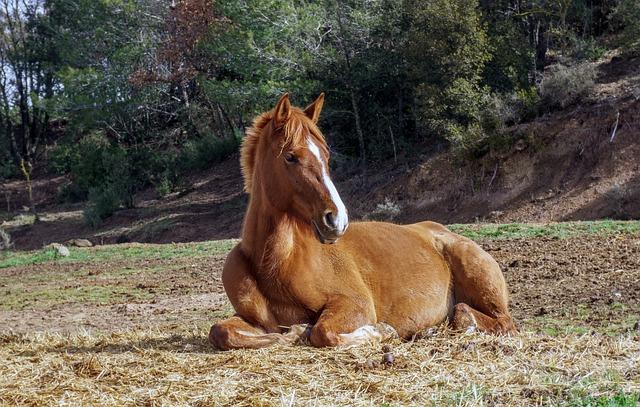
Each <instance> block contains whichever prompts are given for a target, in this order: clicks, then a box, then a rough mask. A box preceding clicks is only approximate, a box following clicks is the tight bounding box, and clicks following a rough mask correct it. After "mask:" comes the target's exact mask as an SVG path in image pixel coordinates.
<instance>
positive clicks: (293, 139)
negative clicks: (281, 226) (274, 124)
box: [240, 107, 329, 193]
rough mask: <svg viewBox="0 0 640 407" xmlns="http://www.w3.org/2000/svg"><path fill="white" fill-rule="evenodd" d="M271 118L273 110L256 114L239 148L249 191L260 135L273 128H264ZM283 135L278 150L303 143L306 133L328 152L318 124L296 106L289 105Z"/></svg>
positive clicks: (245, 186)
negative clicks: (289, 108)
mask: <svg viewBox="0 0 640 407" xmlns="http://www.w3.org/2000/svg"><path fill="white" fill-rule="evenodd" d="M272 119H273V110H271V111H268V112H264V113H262V114H260V115H258V116H257V117H256V118H255V119H254V120H253V123H252V124H251V127H250V128H249V129H247V133H246V135H245V138H244V140H243V141H242V147H241V149H240V167H241V168H242V177H243V178H244V190H245V191H246V192H247V193H250V192H251V188H252V180H253V172H254V169H255V167H256V160H257V152H258V144H259V141H260V137H265V135H264V134H263V133H264V132H265V130H268V131H269V132H272V131H274V129H273V128H271V129H266V128H267V125H268V124H269V123H271V120H272ZM282 127H283V128H284V137H283V140H282V144H281V146H280V152H282V151H284V150H289V149H292V148H294V147H295V146H300V145H305V146H306V138H307V136H308V135H311V137H312V138H313V139H314V141H315V142H316V144H317V145H318V147H319V148H320V149H321V150H323V151H324V152H325V153H326V154H328V152H329V147H327V142H326V140H325V138H324V136H323V135H322V133H321V132H320V129H318V126H316V125H315V123H313V121H311V119H309V118H308V117H307V115H306V114H305V113H304V112H303V111H302V110H301V109H299V108H297V107H291V115H290V116H289V119H287V121H286V122H285V124H284V126H282Z"/></svg>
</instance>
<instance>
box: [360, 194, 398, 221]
mask: <svg viewBox="0 0 640 407" xmlns="http://www.w3.org/2000/svg"><path fill="white" fill-rule="evenodd" d="M400 212H401V209H400V205H398V204H397V203H396V202H394V201H392V200H391V199H390V198H389V197H386V198H385V199H384V202H383V203H379V204H377V205H376V209H374V210H373V211H372V212H371V213H369V214H368V215H367V216H366V219H371V220H381V221H392V220H394V219H395V218H397V217H398V215H400Z"/></svg>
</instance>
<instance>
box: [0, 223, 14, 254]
mask: <svg viewBox="0 0 640 407" xmlns="http://www.w3.org/2000/svg"><path fill="white" fill-rule="evenodd" d="M12 246H13V243H12V242H11V236H9V233H7V232H6V231H5V230H4V229H2V228H0V250H9V249H10V248H11V247H12Z"/></svg>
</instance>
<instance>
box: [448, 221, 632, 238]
mask: <svg viewBox="0 0 640 407" xmlns="http://www.w3.org/2000/svg"><path fill="white" fill-rule="evenodd" d="M448 228H449V229H451V231H453V232H456V233H459V234H461V235H463V236H466V237H468V238H470V239H473V240H500V239H529V238H534V237H548V238H555V239H564V238H567V237H572V236H582V235H595V234H598V235H610V234H615V233H622V234H640V221H616V220H600V221H584V222H562V223H549V224H525V223H506V224H465V225H463V224H453V225H448Z"/></svg>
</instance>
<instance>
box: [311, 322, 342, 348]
mask: <svg viewBox="0 0 640 407" xmlns="http://www.w3.org/2000/svg"><path fill="white" fill-rule="evenodd" d="M309 341H310V342H311V344H312V345H313V346H315V347H316V348H324V347H327V346H338V345H340V336H339V335H338V334H337V333H335V332H333V331H331V330H329V329H328V328H327V327H326V326H324V325H323V324H316V325H315V326H314V327H313V329H312V330H311V336H310V337H309Z"/></svg>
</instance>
